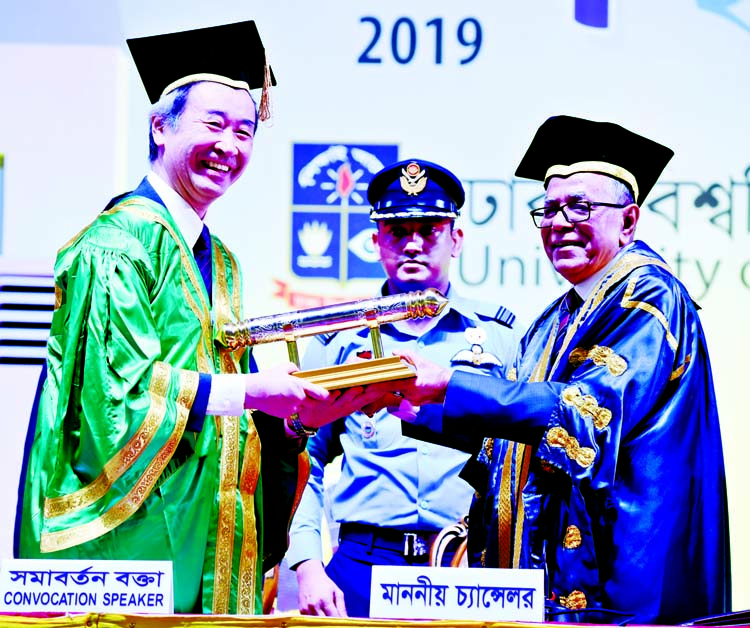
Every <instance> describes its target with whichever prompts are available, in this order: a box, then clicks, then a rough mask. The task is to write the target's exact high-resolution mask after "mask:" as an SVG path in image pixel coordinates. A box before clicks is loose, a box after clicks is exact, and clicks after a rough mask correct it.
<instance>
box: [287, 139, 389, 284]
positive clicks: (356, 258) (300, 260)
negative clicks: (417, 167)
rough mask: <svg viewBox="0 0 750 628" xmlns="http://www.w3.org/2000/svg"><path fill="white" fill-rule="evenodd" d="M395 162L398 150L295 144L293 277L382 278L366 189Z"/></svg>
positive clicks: (385, 146)
mask: <svg viewBox="0 0 750 628" xmlns="http://www.w3.org/2000/svg"><path fill="white" fill-rule="evenodd" d="M396 161H398V147H397V146H396V145H392V144H391V145H362V144H356V145H354V144H295V145H294V155H293V162H294V164H293V177H294V180H293V183H292V204H293V207H292V260H291V262H292V264H291V266H292V271H293V272H294V274H295V275H297V276H298V277H321V278H322V277H329V278H332V279H341V280H346V279H354V278H375V277H382V276H383V271H382V268H381V267H380V263H379V262H378V258H377V255H376V253H375V251H374V248H373V246H372V233H373V231H374V227H373V224H372V222H371V221H370V204H369V203H368V201H367V187H368V185H369V184H370V181H371V180H372V177H373V175H374V174H375V173H376V172H378V171H379V170H381V169H382V168H383V167H384V166H386V165H388V164H390V163H393V162H396Z"/></svg>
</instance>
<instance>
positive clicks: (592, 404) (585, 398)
mask: <svg viewBox="0 0 750 628" xmlns="http://www.w3.org/2000/svg"><path fill="white" fill-rule="evenodd" d="M562 400H563V403H564V404H565V405H567V406H573V407H574V408H575V409H576V410H578V412H579V413H580V414H581V416H583V417H591V419H592V420H593V421H594V427H595V428H596V429H598V430H603V429H604V428H605V427H607V426H608V425H609V422H610V421H611V420H612V411H611V410H609V409H607V408H601V407H599V402H598V401H597V400H596V399H595V398H594V397H593V396H592V395H582V394H581V391H580V390H578V388H576V387H575V386H568V388H565V389H563V392H562Z"/></svg>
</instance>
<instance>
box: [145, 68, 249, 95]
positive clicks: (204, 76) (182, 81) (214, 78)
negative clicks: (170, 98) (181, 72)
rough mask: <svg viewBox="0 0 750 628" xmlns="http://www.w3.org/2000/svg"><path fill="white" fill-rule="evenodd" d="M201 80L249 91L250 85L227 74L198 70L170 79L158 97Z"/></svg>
mask: <svg viewBox="0 0 750 628" xmlns="http://www.w3.org/2000/svg"><path fill="white" fill-rule="evenodd" d="M203 81H208V82H209V83H221V84H222V85H226V86H227V87H232V88H233V89H243V90H245V91H246V92H249V91H250V85H248V83H247V81H238V80H236V79H231V78H229V77H227V76H222V75H221V74H211V73H209V72H199V73H198V74H190V75H188V76H183V77H182V78H179V79H177V80H176V81H172V82H171V83H170V84H169V85H167V86H166V87H165V88H164V91H163V92H162V93H161V96H160V97H159V98H164V96H166V95H167V94H169V92H173V91H174V90H176V89H177V88H178V87H182V86H183V85H188V84H190V83H200V82H203Z"/></svg>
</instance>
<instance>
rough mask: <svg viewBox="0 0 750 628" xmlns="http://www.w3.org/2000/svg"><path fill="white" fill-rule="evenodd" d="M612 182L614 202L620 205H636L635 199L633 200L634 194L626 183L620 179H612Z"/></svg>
mask: <svg viewBox="0 0 750 628" xmlns="http://www.w3.org/2000/svg"><path fill="white" fill-rule="evenodd" d="M610 180H611V181H612V188H611V190H612V196H613V201H612V202H614V203H617V204H618V205H632V204H633V203H635V199H633V193H632V192H631V190H630V188H629V187H628V186H627V184H626V183H623V182H622V181H620V180H619V179H614V178H611V177H610Z"/></svg>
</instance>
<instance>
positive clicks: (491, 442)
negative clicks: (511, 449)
mask: <svg viewBox="0 0 750 628" xmlns="http://www.w3.org/2000/svg"><path fill="white" fill-rule="evenodd" d="M482 447H483V448H484V455H485V456H487V460H492V453H493V452H494V451H495V439H494V438H485V439H484V442H483V443H482Z"/></svg>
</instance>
